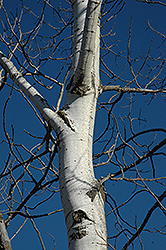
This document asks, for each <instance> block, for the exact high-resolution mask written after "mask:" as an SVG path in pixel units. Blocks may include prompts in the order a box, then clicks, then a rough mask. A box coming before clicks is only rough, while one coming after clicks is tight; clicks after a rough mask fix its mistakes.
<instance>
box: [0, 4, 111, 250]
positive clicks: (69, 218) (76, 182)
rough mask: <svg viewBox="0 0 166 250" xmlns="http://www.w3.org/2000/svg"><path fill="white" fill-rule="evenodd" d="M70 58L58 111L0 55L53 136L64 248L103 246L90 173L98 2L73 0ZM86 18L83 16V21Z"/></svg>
mask: <svg viewBox="0 0 166 250" xmlns="http://www.w3.org/2000/svg"><path fill="white" fill-rule="evenodd" d="M72 4H73V9H74V23H75V30H74V32H75V33H74V43H73V51H74V57H73V61H72V72H71V74H72V77H71V81H70V84H69V86H68V93H67V96H66V102H65V106H64V108H63V109H61V110H59V111H58V112H55V111H53V110H52V109H51V108H50V106H49V105H48V103H47V101H46V100H45V99H44V98H43V97H42V96H41V94H40V93H39V92H38V91H37V90H36V89H35V88H34V87H33V86H31V85H30V83H28V82H27V81H26V80H25V79H24V78H23V77H22V75H21V74H20V73H19V72H18V71H17V69H16V68H15V67H14V65H13V64H12V62H10V61H9V60H8V59H7V58H6V57H5V56H4V55H3V53H0V64H1V66H2V67H3V68H4V69H5V70H6V71H7V72H8V73H9V74H10V77H11V79H12V80H13V81H14V82H15V83H16V84H17V86H18V87H19V88H20V89H21V90H22V91H23V92H24V93H25V94H26V95H27V96H28V97H29V98H30V100H31V101H32V102H33V103H34V105H35V106H36V107H37V109H38V110H39V112H40V113H41V115H42V117H43V119H45V120H46V121H47V122H48V124H49V125H51V126H52V128H53V129H54V130H55V132H56V133H57V135H58V139H59V180H60V192H61V199H62V204H63V208H64V213H65V219H66V225H67V231H68V241H69V249H70V250H73V249H76V250H84V249H91V250H93V249H95V250H97V249H100V250H105V249H107V248H108V247H107V229H106V220H105V211H104V191H103V188H102V185H101V184H100V182H99V181H97V179H96V178H95V176H94V171H93V164H92V142H93V129H94V121H95V112H96V102H97V98H98V94H99V42H100V28H99V14H100V7H101V1H99V0H97V1H92V0H89V1H87V0H85V1H82V0H77V1H75V0H73V1H72ZM85 19H86V20H85Z"/></svg>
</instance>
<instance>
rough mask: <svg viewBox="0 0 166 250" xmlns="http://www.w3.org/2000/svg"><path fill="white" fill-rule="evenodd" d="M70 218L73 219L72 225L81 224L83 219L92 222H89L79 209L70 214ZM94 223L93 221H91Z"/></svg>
mask: <svg viewBox="0 0 166 250" xmlns="http://www.w3.org/2000/svg"><path fill="white" fill-rule="evenodd" d="M72 217H73V224H77V223H81V222H82V221H83V219H85V220H89V221H93V220H91V219H90V218H89V217H88V216H87V214H86V213H85V211H83V210H81V209H79V210H76V211H74V212H73V213H72ZM93 222H94V221H93Z"/></svg>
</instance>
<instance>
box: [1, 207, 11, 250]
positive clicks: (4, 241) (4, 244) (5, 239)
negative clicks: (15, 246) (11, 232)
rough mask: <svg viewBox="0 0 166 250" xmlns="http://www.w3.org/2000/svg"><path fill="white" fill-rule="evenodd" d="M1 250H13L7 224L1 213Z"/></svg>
mask: <svg viewBox="0 0 166 250" xmlns="http://www.w3.org/2000/svg"><path fill="white" fill-rule="evenodd" d="M0 249H2V250H12V247H11V244H10V239H9V236H8V233H7V231H6V226H5V222H4V219H3V216H2V214H1V212H0Z"/></svg>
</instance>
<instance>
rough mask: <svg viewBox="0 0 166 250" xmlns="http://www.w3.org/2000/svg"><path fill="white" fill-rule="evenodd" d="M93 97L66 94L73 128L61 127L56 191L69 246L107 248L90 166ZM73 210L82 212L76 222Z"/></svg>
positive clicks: (97, 188)
mask: <svg viewBox="0 0 166 250" xmlns="http://www.w3.org/2000/svg"><path fill="white" fill-rule="evenodd" d="M96 99H97V98H96V96H95V94H94V93H91V94H89V95H85V96H83V97H79V98H78V97H77V96H75V97H74V95H71V94H68V95H67V100H66V107H67V109H66V111H65V112H66V113H70V117H72V119H73V120H74V123H75V128H76V131H75V132H74V133H73V132H72V131H71V132H69V131H68V132H67V131H65V130H64V131H63V132H62V134H61V141H60V145H59V146H60V156H59V157H60V159H59V161H60V190H61V199H62V203H63V208H64V212H65V218H66V224H67V227H68V238H69V249H82V250H83V249H92V250H93V249H107V232H106V222H105V212H104V201H103V199H102V196H101V192H100V188H101V187H100V183H99V182H98V181H97V180H96V179H95V177H94V172H93V165H92V139H93V127H94V119H95V106H96ZM77 211H79V212H78V213H80V211H81V212H82V213H84V215H82V217H81V218H80V221H75V219H74V218H73V213H75V212H77ZM85 215H86V216H85ZM77 217H79V215H77Z"/></svg>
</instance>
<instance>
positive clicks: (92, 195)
mask: <svg viewBox="0 0 166 250" xmlns="http://www.w3.org/2000/svg"><path fill="white" fill-rule="evenodd" d="M98 192H100V194H101V197H102V199H103V201H104V202H105V200H106V195H105V187H104V185H103V184H102V183H101V182H100V180H98V181H96V183H95V185H94V186H93V187H92V188H91V189H90V190H89V191H88V192H87V193H86V194H87V195H88V196H89V198H91V202H93V201H94V199H95V197H96V194H97V193H98Z"/></svg>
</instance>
